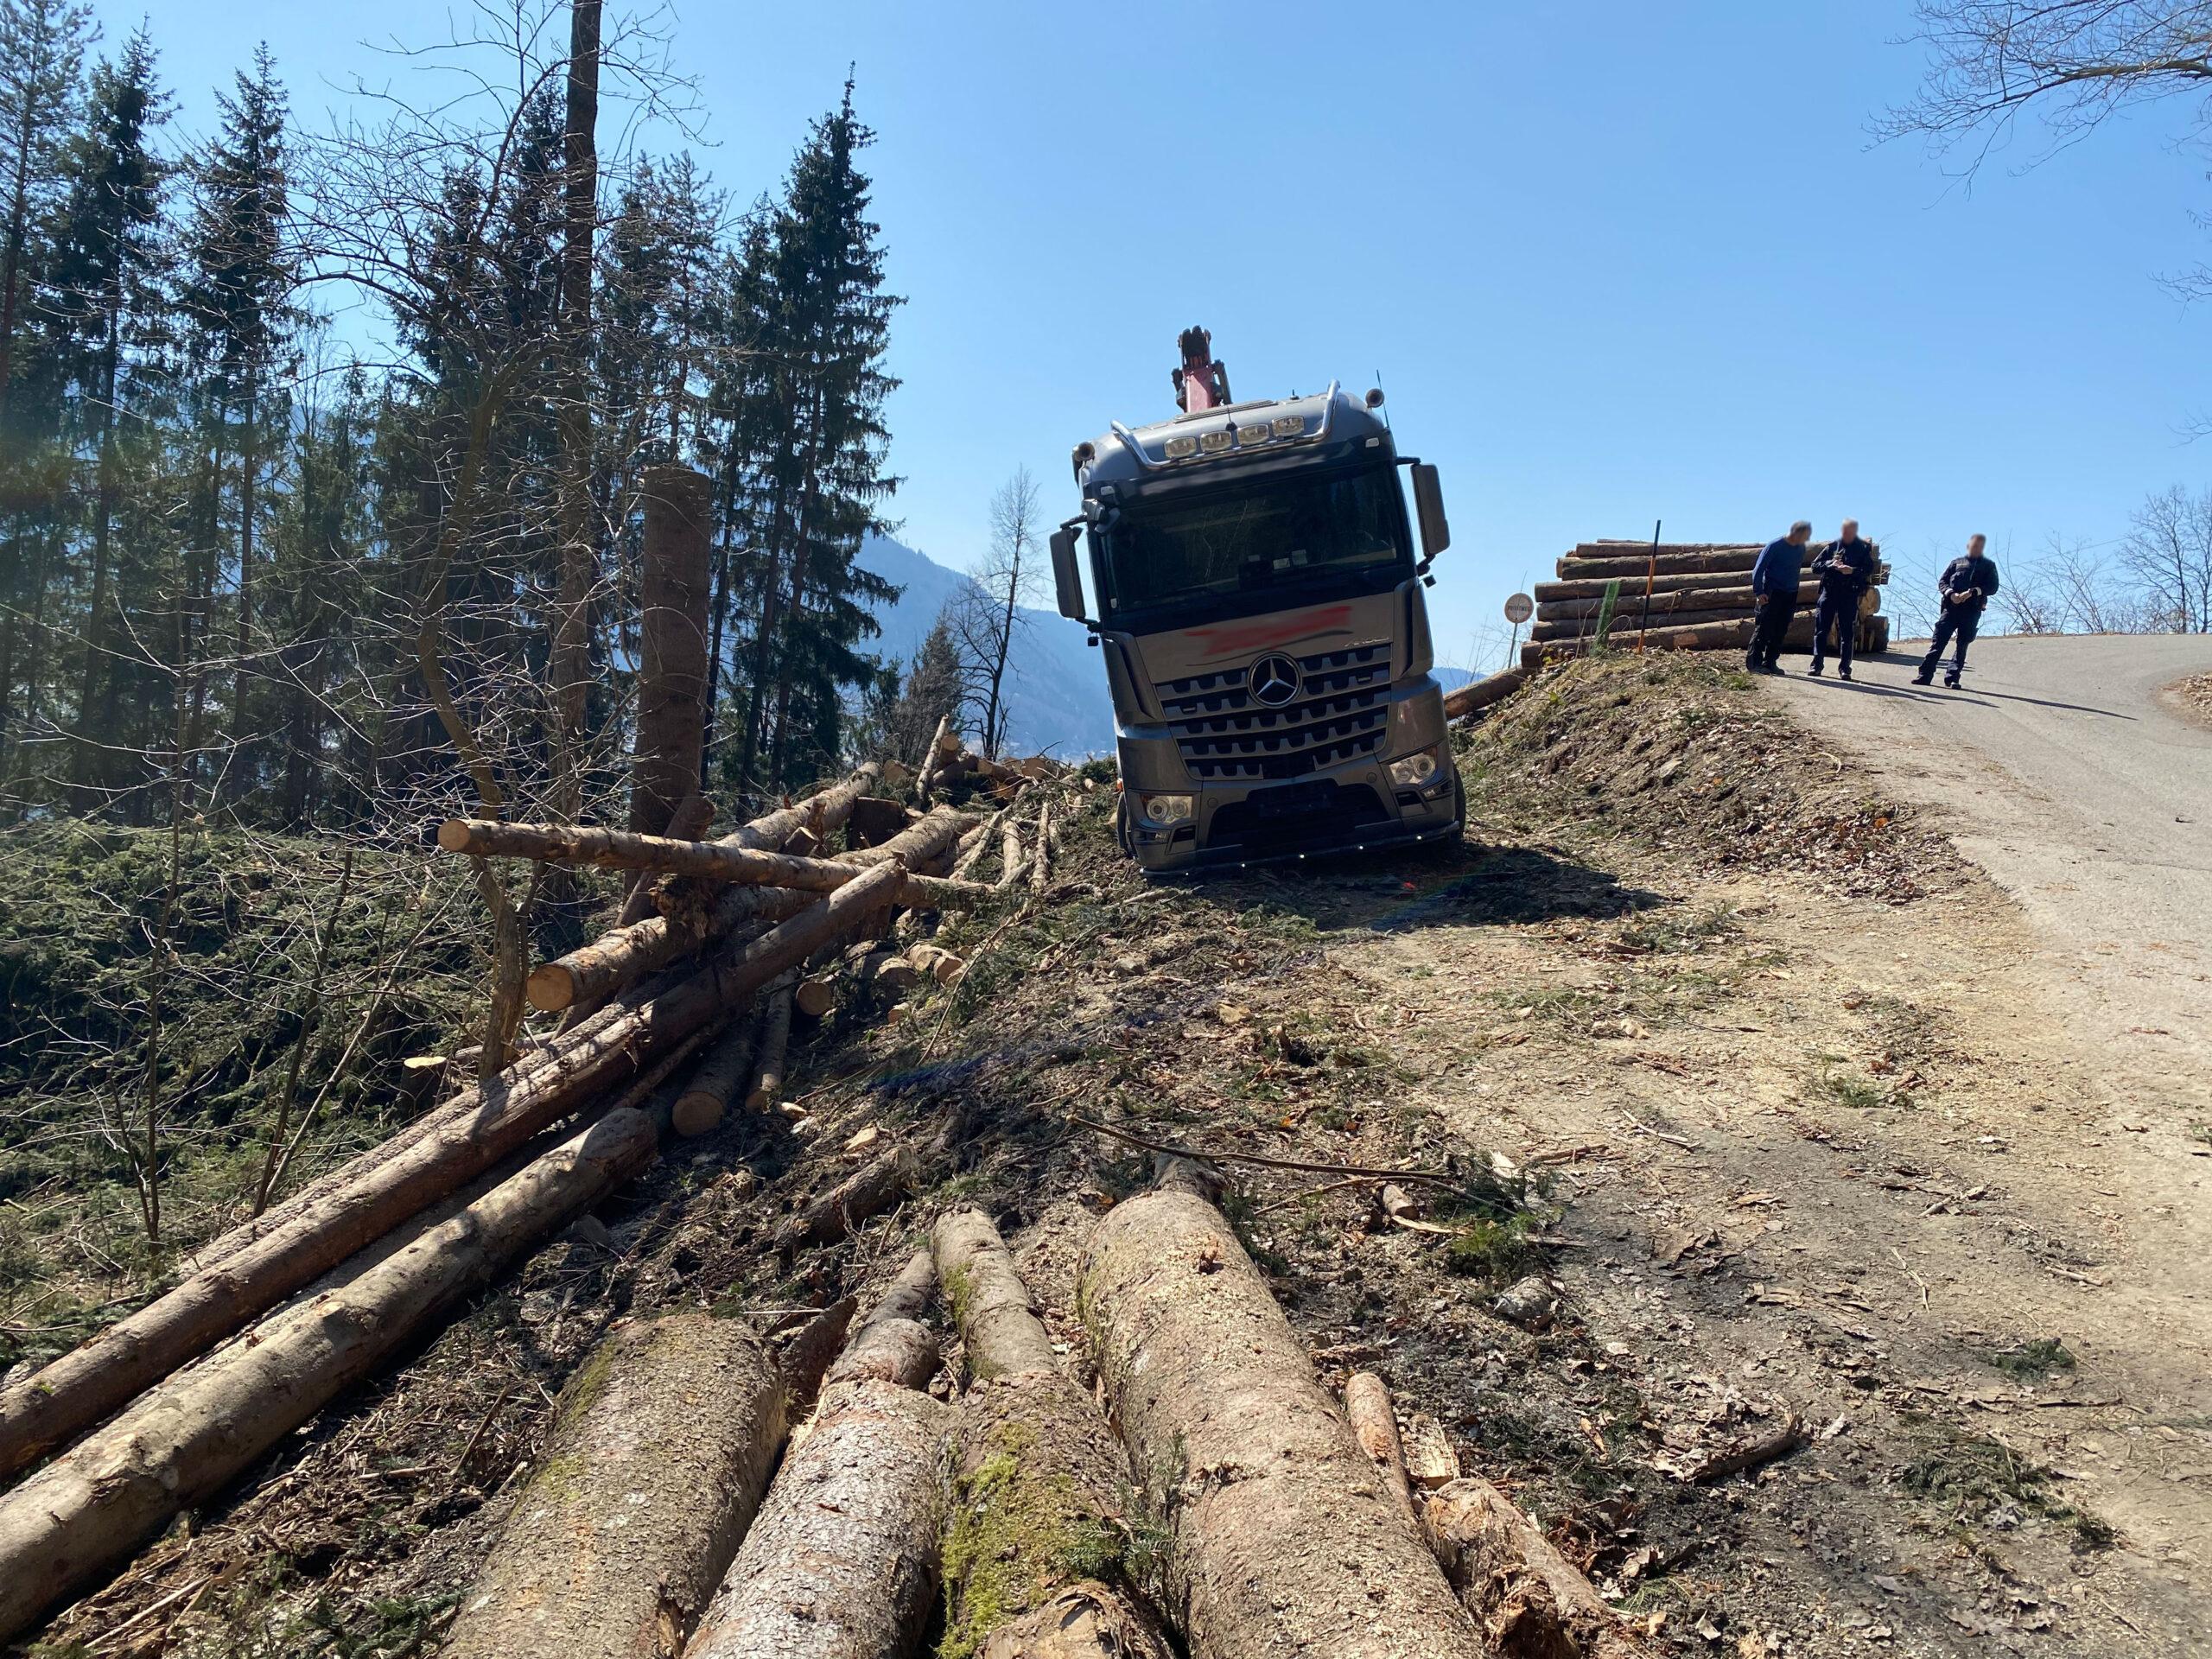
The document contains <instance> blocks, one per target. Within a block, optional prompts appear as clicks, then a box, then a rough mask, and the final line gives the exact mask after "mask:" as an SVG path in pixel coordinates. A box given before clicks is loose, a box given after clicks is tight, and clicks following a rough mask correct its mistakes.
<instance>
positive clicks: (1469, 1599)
mask: <svg viewBox="0 0 2212 1659" xmlns="http://www.w3.org/2000/svg"><path fill="white" fill-rule="evenodd" d="M1421 1527H1422V1530H1423V1531H1424V1533H1426V1535H1427V1538H1428V1542H1429V1548H1431V1549H1433V1550H1434V1551H1435V1553H1436V1559H1437V1561H1438V1563H1439V1564H1440V1566H1441V1567H1443V1569H1444V1576H1445V1577H1446V1578H1447V1579H1449V1580H1451V1581H1452V1587H1453V1588H1454V1589H1456V1590H1457V1591H1458V1592H1459V1599H1460V1601H1461V1602H1462V1603H1463V1604H1464V1605H1465V1607H1466V1609H1467V1611H1469V1612H1471V1613H1472V1614H1473V1615H1474V1617H1475V1618H1476V1619H1477V1620H1478V1622H1479V1623H1480V1624H1482V1626H1483V1629H1484V1632H1485V1633H1486V1634H1487V1635H1488V1637H1489V1638H1490V1641H1491V1649H1492V1651H1494V1652H1495V1653H1496V1654H1497V1656H1499V1659H1638V1656H1640V1655H1641V1654H1642V1653H1643V1649H1642V1648H1641V1647H1640V1646H1639V1645H1638V1644H1637V1642H1636V1640H1635V1638H1634V1637H1631V1636H1630V1634H1629V1631H1628V1629H1627V1627H1626V1626H1625V1625H1624V1624H1622V1623H1621V1620H1620V1616H1619V1615H1618V1613H1616V1612H1614V1611H1613V1610H1612V1609H1611V1607H1610V1606H1608V1605H1606V1604H1605V1600H1604V1599H1603V1598H1602V1597H1600V1596H1599V1594H1598V1592H1597V1590H1596V1589H1595V1588H1594V1587H1593V1586H1592V1585H1591V1583H1590V1580H1588V1579H1586V1578H1585V1577H1584V1576H1583V1575H1582V1573H1580V1572H1579V1571H1577V1570H1576V1568H1575V1567H1574V1565H1573V1563H1572V1562H1570V1561H1569V1560H1567V1557H1566V1556H1564V1555H1562V1554H1560V1553H1559V1551H1558V1550H1557V1549H1556V1548H1554V1547H1553V1545H1552V1543H1551V1541H1549V1540H1548V1539H1547V1538H1546V1537H1545V1536H1544V1535H1543V1534H1542V1533H1541V1531H1539V1530H1538V1529H1537V1528H1536V1526H1535V1523H1534V1522H1531V1521H1530V1520H1529V1517H1528V1516H1525V1515H1523V1514H1522V1513H1521V1511H1520V1510H1517V1509H1516V1508H1515V1507H1514V1505H1513V1504H1512V1503H1511V1502H1510V1500H1509V1499H1508V1498H1507V1497H1505V1495H1504V1494H1503V1492H1501V1491H1498V1490H1497V1487H1495V1486H1493V1485H1491V1484H1490V1482H1488V1481H1486V1480H1476V1479H1467V1478H1462V1479H1459V1480H1455V1481H1452V1483H1451V1484H1448V1485H1446V1486H1444V1487H1441V1488H1440V1489H1439V1490H1437V1491H1433V1492H1430V1493H1428V1494H1427V1495H1426V1496H1425V1497H1423V1498H1422V1499H1421Z"/></svg>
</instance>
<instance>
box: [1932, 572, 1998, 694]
mask: <svg viewBox="0 0 2212 1659" xmlns="http://www.w3.org/2000/svg"><path fill="white" fill-rule="evenodd" d="M1988 545H1989V538H1988V537H1986V536H1981V535H1974V536H1970V537H1967V550H1966V551H1965V552H1964V553H1963V554H1961V555H1960V556H1958V557H1957V558H1955V559H1953V560H1952V561H1951V562H1950V563H1949V564H1948V565H1946V566H1945V567H1944V568H1943V574H1942V575H1940V576H1938V577H1937V578H1936V591H1937V592H1938V593H1940V594H1942V613H1941V614H1940V615H1938V616H1937V617H1936V638H1935V639H1933V640H1932V641H1931V642H1930V643H1929V647H1928V655H1927V656H1926V657H1924V658H1922V659H1921V663H1920V672H1919V673H1917V674H1916V675H1914V676H1913V677H1912V683H1914V684H1915V685H1925V684H1927V683H1929V681H1930V680H1932V679H1934V678H1935V677H1936V662H1937V660H1938V659H1939V658H1941V657H1942V655H1943V647H1944V646H1946V645H1949V644H1950V643H1951V641H1952V640H1953V639H1956V640H1957V641H1958V649H1957V652H1955V654H1954V655H1953V657H1952V658H1951V665H1950V667H1948V668H1947V669H1945V670H1944V671H1943V683H1944V684H1945V685H1946V686H1948V687H1949V688H1950V689H1951V690H1958V685H1959V676H1960V675H1961V674H1963V673H1964V672H1965V671H1966V666H1967V646H1968V645H1972V644H1973V643H1974V635H1975V634H1977V633H1979V632H1980V631H1981V613H1982V611H1983V609H1984V608H1985V607H1986V606H1987V605H1988V603H1989V601H1991V600H1992V599H1993V598H1994V597H1995V596H1996V593H1997V561H1996V560H1994V559H1993V558H1991V557H1990V556H1988V555H1987V554H1986V553H1984V552H1983V551H1982V549H1983V548H1985V547H1986V546H1988Z"/></svg>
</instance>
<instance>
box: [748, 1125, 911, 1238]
mask: <svg viewBox="0 0 2212 1659" xmlns="http://www.w3.org/2000/svg"><path fill="white" fill-rule="evenodd" d="M919 1173H920V1172H919V1170H918V1167H917V1166H916V1163H915V1160H914V1154H913V1153H912V1151H910V1150H909V1149H908V1148H906V1147H903V1146H895V1147H890V1148H888V1149H887V1150H886V1151H884V1152H882V1153H880V1154H877V1155H876V1156H875V1157H874V1158H873V1159H871V1160H868V1162H867V1163H865V1164H863V1165H862V1166H861V1167H860V1168H859V1169H857V1170H855V1171H854V1172H853V1173H851V1174H850V1175H848V1176H847V1177H846V1178H845V1179H843V1180H842V1181H840V1182H838V1183H837V1185H835V1186H833V1187H831V1188H830V1189H829V1191H828V1192H824V1193H823V1195H822V1196H821V1197H820V1198H816V1199H815V1200H814V1201H813V1202H812V1203H810V1204H809V1205H807V1206H806V1207H805V1208H804V1209H803V1210H801V1211H799V1212H798V1214H797V1215H795V1216H793V1217H791V1219H790V1220H788V1221H786V1222H785V1224H783V1225H782V1226H781V1227H779V1228H778V1229H777V1230H776V1249H777V1252H778V1253H779V1255H794V1254H796V1253H797V1252H798V1251H799V1250H800V1249H804V1247H805V1246H807V1245H809V1244H829V1243H836V1241H837V1240H839V1239H841V1238H843V1237H845V1236H847V1235H848V1234H849V1233H850V1232H851V1231H852V1230H853V1228H854V1227H855V1225H856V1224H859V1223H861V1222H863V1221H866V1220H868V1218H869V1217H874V1216H880V1215H881V1214H882V1213H883V1212H884V1211H886V1210H888V1209H890V1208H891V1207H892V1206H893V1205H895V1204H897V1203H898V1202H899V1200H900V1199H901V1198H905V1197H906V1194H907V1193H908V1192H912V1190H913V1185H914V1181H915V1179H916V1177H917V1176H918V1174H919Z"/></svg>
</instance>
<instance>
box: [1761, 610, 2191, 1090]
mask: <svg viewBox="0 0 2212 1659" xmlns="http://www.w3.org/2000/svg"><path fill="white" fill-rule="evenodd" d="M1916 664H1917V652H1916V649H1915V648H1914V647H1912V646H1910V645H1908V646H1906V647H1904V649H1903V650H1901V651H1898V652H1892V653H1891V654H1889V655H1887V656H1885V657H1882V658H1873V659H1862V661H1861V662H1860V663H1859V668H1858V676H1859V677H1858V678H1857V679H1856V680H1855V681H1854V682H1853V683H1848V684H1847V683H1841V682H1840V681H1837V680H1835V679H1834V678H1828V679H1824V680H1815V679H1811V678H1809V677H1806V676H1805V675H1804V673H1803V659H1802V658H1797V659H1796V660H1795V663H1794V664H1793V665H1792V666H1793V671H1792V673H1791V674H1790V675H1789V677H1788V678H1786V679H1783V680H1777V681H1774V682H1772V684H1773V686H1774V688H1775V690H1777V693H1778V694H1779V695H1780V696H1782V697H1783V699H1784V701H1785V702H1787V703H1788V704H1789V707H1790V708H1791V709H1792V710H1793V712H1795V713H1796V715H1797V717H1798V718H1799V719H1800V720H1801V721H1804V722H1805V723H1806V724H1807V725H1808V726H1810V727H1812V728H1814V729H1815V730H1816V731H1819V732H1822V733H1825V734H1829V735H1830V736H1832V737H1833V738H1834V741H1836V742H1837V743H1838V744H1839V745H1840V746H1841V747H1846V748H1847V749H1849V750H1851V751H1853V753H1856V754H1857V756H1858V757H1859V760H1861V761H1862V762H1863V763H1864V764H1865V765H1866V766H1867V767H1868V768H1869V769H1870V770H1872V771H1873V772H1875V773H1876V774H1878V776H1879V777H1880V778H1881V779H1883V781H1884V782H1885V784H1886V785H1888V786H1889V787H1890V788H1891V789H1893V790H1895V791H1897V793H1898V794H1899V795H1901V796H1903V797H1904V798H1906V799H1908V800H1912V801H1916V802H1920V803H1922V804H1927V805H1929V806H1932V807H1935V808H1937V809H1939V810H1941V812H1942V814H1943V816H1944V817H1945V819H1946V820H1947V823H1948V827H1949V828H1950V829H1951V830H1952V832H1953V835H1954V837H1955V840H1956V841H1957V842H1958V845H1959V846H1960V848H1961V850H1962V851H1964V852H1965V853H1966V854H1967V856H1969V857H1970V858H1972V859H1973V860H1974V861H1975V862H1976V863H1978V864H1979V865H1980V866H1981V868H1983V870H1984V871H1986V873H1987V874H1988V875H1989V876H1990V877H1991V878H1992V879H1993V880H1995V881H1996V882H1997V884H1998V885H1999V887H2003V888H2005V890H2006V891H2007V892H2008V893H2011V894H2012V896H2013V898H2014V899H2017V900H2018V903H2019V905H2020V906H2021V908H2022V910H2023V911H2024V912H2025V914H2026V916H2027V918H2028V919H2029V922H2030V924H2031V926H2032V927H2033V929H2034V931H2035V932H2036V935H2037V938H2038V939H2039V940H2040V941H2041V942H2042V944H2044V951H2043V953H2042V954H2043V957H2044V965H2045V966H2046V967H2047V968H2048V969H2049V970H2050V982H2051V988H2052V989H2053V991H2054V992H2055V993H2056V997H2057V1000H2058V1001H2059V1003H2060V1005H2061V1007H2062V1008H2063V1011H2064V1013H2065V1014H2066V1016H2067V1018H2068V1020H2069V1024H2075V1025H2076V1026H2077V1027H2078V1030H2079V1034H2080V1035H2081V1037H2082V1039H2083V1040H2084V1041H2085V1042H2088V1043H2098V1044H2101V1045H2109V1054H2108V1063H2109V1064H2110V1065H2113V1067H2114V1069H2115V1071H2116V1073H2117V1074H2118V1076H2119V1077H2124V1078H2125V1079H2126V1081H2128V1082H2130V1083H2132V1084H2136V1085H2138V1086H2139V1087H2141V1088H2143V1089H2145V1090H2149V1091H2151V1092H2152V1093H2153V1094H2155V1095H2157V1096H2160V1097H2161V1098H2162V1100H2163V1102H2164V1103H2168V1104H2170V1105H2171V1106H2172V1107H2174V1108H2177V1109H2181V1110H2182V1111H2184V1112H2186V1113H2189V1114H2190V1115H2192V1116H2196V1117H2197V1118H2198V1119H2200V1120H2201V1119H2202V1118H2204V1117H2206V1116H2212V728H2206V727H2205V726H2203V725H2202V724H2200V723H2198V722H2197V721H2195V720H2193V719H2192V718H2191V717H2190V715H2189V714H2188V713H2187V712H2185V711H2184V709H2183V707H2182V705H2181V703H2180V702H2178V700H2177V699H2174V698H2172V697H2171V696H2167V695H2166V694H2165V688H2167V687H2169V686H2171V684H2172V683H2174V682H2176V681H2177V680H2180V679H2183V678H2184V677H2190V676H2193V675H2198V674H2205V673H2212V637H2206V636H2203V635H2184V634H2157V635H2125V636H2123V635H2094V636H2061V637H2040V638H2017V637H2016V638H1999V639H1983V640H1980V641H1979V642H1978V643H1977V644H1976V645H1974V650H1973V652H1972V653H1971V656H1970V658H1969V663H1968V667H1967V677H1966V685H1965V687H1964V688H1963V689H1962V690H1957V691H1947V690H1943V689H1942V686H1941V685H1940V684H1938V685H1936V686H1932V687H1924V688H1923V687H1920V686H1916V685H1914V684H1913V683H1911V681H1912V673H1913V671H1914V669H1915V667H1916ZM1831 673H1833V670H1832V669H1831ZM2116 1080H2117V1079H2116Z"/></svg>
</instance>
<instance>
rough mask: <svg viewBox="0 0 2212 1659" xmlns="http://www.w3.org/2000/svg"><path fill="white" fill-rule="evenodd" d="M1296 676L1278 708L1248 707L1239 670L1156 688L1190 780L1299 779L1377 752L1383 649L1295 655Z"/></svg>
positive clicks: (1383, 721) (1385, 667)
mask: <svg viewBox="0 0 2212 1659" xmlns="http://www.w3.org/2000/svg"><path fill="white" fill-rule="evenodd" d="M1298 672H1299V681H1300V684H1299V694H1298V696H1297V698H1296V700H1295V701H1294V702H1289V703H1286V704H1285V705H1284V706H1283V707H1281V708H1280V709H1268V708H1264V707H1262V705H1260V704H1258V703H1255V702H1253V701H1252V699H1251V697H1250V696H1249V694H1248V693H1247V691H1246V690H1245V676H1246V673H1247V671H1246V670H1244V669H1241V668H1234V669H1228V670H1224V671H1222V672H1220V673H1218V674H1198V675H1193V676H1192V677H1190V678H1188V679H1182V680H1167V681H1165V682H1163V683H1161V684H1160V702H1161V705H1162V706H1163V707H1164V708H1165V709H1166V713H1167V718H1168V721H1169V729H1170V730H1171V731H1173V733H1174V734H1175V739H1176V747H1178V748H1179V749H1180V750H1181V751H1182V755H1183V763H1184V765H1185V766H1188V767H1189V768H1190V772H1191V776H1192V778H1194V779H1198V781H1199V782H1201V783H1234V782H1237V781H1240V780H1249V781H1253V782H1259V781H1262V780H1266V779H1282V778H1302V777H1304V776H1305V775H1306V773H1308V772H1319V771H1320V770H1321V769H1323V768H1324V767H1327V766H1338V765H1341V764H1342V763H1344V761H1347V760H1357V759H1360V758H1361V757H1363V756H1365V755H1370V754H1373V753H1376V751H1377V750H1379V749H1380V748H1381V747H1383V728H1384V727H1385V726H1386V725H1387V724H1388V722H1389V709H1387V708H1386V707H1385V706H1384V704H1383V697H1384V695H1385V693H1387V692H1388V691H1389V680H1390V659H1389V646H1387V645H1363V646H1361V647H1359V648H1358V649H1357V650H1356V651H1331V652H1322V653H1321V654H1320V655H1319V656H1316V657H1301V658H1299V659H1298Z"/></svg>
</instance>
